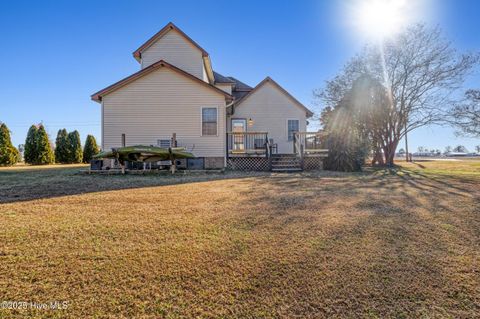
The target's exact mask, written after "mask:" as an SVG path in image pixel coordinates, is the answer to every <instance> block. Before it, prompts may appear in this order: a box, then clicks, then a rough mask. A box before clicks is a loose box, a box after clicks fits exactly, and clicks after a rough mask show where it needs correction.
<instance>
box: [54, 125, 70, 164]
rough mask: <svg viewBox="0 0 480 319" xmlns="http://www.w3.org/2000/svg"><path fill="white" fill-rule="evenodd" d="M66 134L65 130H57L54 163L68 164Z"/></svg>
mask: <svg viewBox="0 0 480 319" xmlns="http://www.w3.org/2000/svg"><path fill="white" fill-rule="evenodd" d="M68 161H69V154H68V133H67V130H66V129H61V130H58V133H57V139H56V140H55V162H57V163H68Z"/></svg>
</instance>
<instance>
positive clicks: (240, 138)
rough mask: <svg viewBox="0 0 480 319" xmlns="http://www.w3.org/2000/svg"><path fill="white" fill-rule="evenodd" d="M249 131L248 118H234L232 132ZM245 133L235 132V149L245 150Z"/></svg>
mask: <svg viewBox="0 0 480 319" xmlns="http://www.w3.org/2000/svg"><path fill="white" fill-rule="evenodd" d="M246 131H247V120H246V119H232V132H233V133H245V132H246ZM245 138H246V136H245V134H233V150H234V151H243V150H245Z"/></svg>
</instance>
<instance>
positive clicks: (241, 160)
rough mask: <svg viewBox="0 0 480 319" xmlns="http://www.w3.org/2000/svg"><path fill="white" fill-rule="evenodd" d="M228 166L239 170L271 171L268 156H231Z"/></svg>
mask: <svg viewBox="0 0 480 319" xmlns="http://www.w3.org/2000/svg"><path fill="white" fill-rule="evenodd" d="M227 168H228V169H231V170H237V171H269V170H270V166H269V162H268V158H266V157H231V158H229V159H228V160H227Z"/></svg>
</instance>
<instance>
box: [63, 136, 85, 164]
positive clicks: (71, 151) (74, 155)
mask: <svg viewBox="0 0 480 319" xmlns="http://www.w3.org/2000/svg"><path fill="white" fill-rule="evenodd" d="M67 140H68V163H81V162H82V157H83V152H82V143H81V142H80V133H78V131H77V130H75V131H73V132H70V133H68V137H67Z"/></svg>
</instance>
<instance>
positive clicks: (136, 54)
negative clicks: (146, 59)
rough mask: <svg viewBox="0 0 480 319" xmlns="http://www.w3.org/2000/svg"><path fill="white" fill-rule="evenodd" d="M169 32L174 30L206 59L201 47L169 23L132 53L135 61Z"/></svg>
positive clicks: (205, 52) (205, 53)
mask: <svg viewBox="0 0 480 319" xmlns="http://www.w3.org/2000/svg"><path fill="white" fill-rule="evenodd" d="M170 30H176V31H177V32H178V33H180V35H181V36H182V37H184V38H185V39H186V40H187V41H188V42H190V43H191V44H193V46H195V47H197V48H198V49H199V50H200V51H202V55H203V56H204V57H207V56H208V53H207V51H205V50H204V49H203V48H202V47H201V46H199V45H198V44H197V43H196V42H195V41H193V40H192V38H190V37H189V36H188V35H186V34H185V33H184V32H183V31H182V30H180V29H179V28H178V27H177V26H176V25H175V24H173V23H172V22H169V23H167V25H166V26H164V27H163V28H162V29H161V30H160V31H158V32H157V33H155V34H154V35H153V37H151V38H150V39H148V40H147V42H145V43H144V44H142V45H141V46H140V47H139V48H138V49H136V50H135V51H134V52H133V56H134V57H135V59H136V60H137V61H140V58H141V56H142V51H143V50H145V49H147V48H148V47H149V46H151V45H152V44H153V43H154V42H156V41H157V40H158V39H160V38H161V37H163V36H164V35H165V34H167V33H168V31H170Z"/></svg>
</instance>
